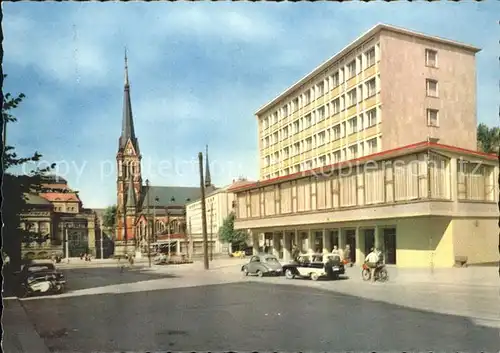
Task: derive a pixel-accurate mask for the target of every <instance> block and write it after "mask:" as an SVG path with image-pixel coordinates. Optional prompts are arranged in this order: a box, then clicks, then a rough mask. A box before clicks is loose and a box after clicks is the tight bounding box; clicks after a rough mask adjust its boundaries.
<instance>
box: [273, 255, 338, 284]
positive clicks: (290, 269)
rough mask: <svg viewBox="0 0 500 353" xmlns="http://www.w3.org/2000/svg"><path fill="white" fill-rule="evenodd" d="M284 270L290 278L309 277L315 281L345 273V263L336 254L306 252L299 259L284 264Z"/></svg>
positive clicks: (336, 277) (334, 277) (333, 277)
mask: <svg viewBox="0 0 500 353" xmlns="http://www.w3.org/2000/svg"><path fill="white" fill-rule="evenodd" d="M283 272H285V276H286V278H288V279H293V278H295V277H307V278H311V279H312V280H313V281H316V280H318V279H319V278H320V277H328V278H331V279H338V278H339V276H340V275H343V274H344V273H345V267H344V263H343V262H342V260H341V258H340V256H339V255H335V254H304V255H299V257H298V258H297V260H295V261H293V262H291V263H289V264H286V265H284V266H283Z"/></svg>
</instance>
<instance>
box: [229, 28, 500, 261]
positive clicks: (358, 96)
mask: <svg viewBox="0 0 500 353" xmlns="http://www.w3.org/2000/svg"><path fill="white" fill-rule="evenodd" d="M478 51H479V49H477V48H475V47H473V46H470V45H466V44H462V43H458V42H454V41H450V40H446V39H442V38H437V37H433V36H428V35H423V34H421V33H416V32H412V31H409V30H406V29H402V28H396V27H392V26H387V25H383V24H380V25H377V26H375V27H374V28H372V29H371V30H370V31H368V32H367V33H365V34H363V35H362V36H361V37H359V38H358V39H356V40H355V41H354V42H353V43H351V44H350V45H348V46H347V47H346V48H345V49H343V50H342V51H341V52H340V53H338V54H337V55H335V56H334V57H333V58H331V59H329V60H328V61H326V62H325V63H324V64H322V65H320V66H319V67H318V68H316V69H315V70H314V71H313V72H312V73H310V74H309V75H307V76H306V77H304V78H303V79H301V80H300V81H299V82H297V83H296V84H294V85H293V86H292V87H290V88H289V89H287V90H286V91H285V92H284V93H282V94H281V95H279V96H278V97H277V98H275V99H274V100H272V101H271V102H269V103H267V104H266V105H265V106H264V107H262V108H261V109H259V111H258V112H257V113H256V116H257V121H258V131H259V154H260V158H261V165H260V181H259V182H257V183H255V184H253V185H245V186H241V187H237V188H232V189H230V190H229V191H231V192H234V193H235V194H236V198H237V200H236V205H235V212H236V217H237V219H236V221H235V228H237V229H244V230H248V231H249V232H250V233H251V234H252V242H253V247H254V252H258V251H262V248H264V249H267V248H268V247H270V251H272V252H274V253H275V255H276V256H279V257H280V258H283V259H285V260H289V259H290V256H291V254H290V252H291V249H292V247H293V246H297V247H298V248H299V249H300V250H301V251H303V252H313V251H320V252H321V251H331V250H332V249H333V247H334V246H338V247H339V248H342V249H345V248H346V246H347V245H349V246H350V248H351V258H352V259H353V260H354V261H355V262H357V263H358V264H360V263H362V262H363V261H364V258H365V256H366V255H367V253H368V252H369V250H370V249H371V248H372V247H377V248H379V249H380V250H381V251H382V252H383V254H384V260H385V262H386V263H388V264H394V265H397V266H403V267H451V266H453V265H454V264H456V263H464V262H465V263H468V264H479V263H489V262H494V261H498V253H497V246H498V244H497V242H498V234H497V233H498V229H497V222H498V219H497V208H496V203H497V202H498V185H497V184H496V182H495V181H496V180H497V179H498V166H497V165H496V156H492V155H487V154H483V153H479V152H476V149H477V137H476V132H477V118H476V75H475V54H476V53H477V52H478ZM456 146H460V147H456Z"/></svg>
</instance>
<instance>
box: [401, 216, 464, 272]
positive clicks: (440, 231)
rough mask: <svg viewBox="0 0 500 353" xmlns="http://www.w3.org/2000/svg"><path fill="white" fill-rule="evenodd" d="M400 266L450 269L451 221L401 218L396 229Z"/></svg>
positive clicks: (431, 218)
mask: <svg viewBox="0 0 500 353" xmlns="http://www.w3.org/2000/svg"><path fill="white" fill-rule="evenodd" d="M396 246H397V251H396V262H397V265H398V267H420V268H422V267H451V266H453V263H454V255H453V227H452V222H451V219H450V218H445V217H422V218H412V219H400V220H398V221H397V227H396Z"/></svg>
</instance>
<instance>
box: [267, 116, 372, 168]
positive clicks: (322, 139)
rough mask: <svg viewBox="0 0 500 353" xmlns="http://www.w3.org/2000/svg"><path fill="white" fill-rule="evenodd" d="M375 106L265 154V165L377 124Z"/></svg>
mask: <svg viewBox="0 0 500 353" xmlns="http://www.w3.org/2000/svg"><path fill="white" fill-rule="evenodd" d="M377 121H378V119H377V108H374V109H371V110H369V111H368V112H366V113H364V114H360V115H359V116H355V117H353V118H350V119H349V120H347V121H344V122H342V123H337V124H335V125H333V126H331V127H328V128H326V129H325V130H323V131H320V132H318V133H316V134H314V135H313V136H311V137H308V138H306V139H304V140H302V141H297V142H295V143H294V144H293V145H290V146H287V147H285V148H283V150H281V151H276V152H274V154H272V156H271V155H267V156H265V157H264V164H265V166H266V167H267V166H269V165H270V164H274V163H271V158H274V159H277V160H280V159H282V160H284V159H287V158H289V157H293V156H296V155H299V154H301V153H305V152H308V151H310V150H312V149H315V148H317V147H320V146H322V145H324V144H326V143H330V142H333V141H337V140H339V139H341V138H344V137H346V136H347V135H351V134H354V133H357V132H360V131H362V130H363V129H368V128H370V127H372V126H374V125H376V124H377Z"/></svg>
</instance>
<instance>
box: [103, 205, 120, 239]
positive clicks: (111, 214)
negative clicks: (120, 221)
mask: <svg viewBox="0 0 500 353" xmlns="http://www.w3.org/2000/svg"><path fill="white" fill-rule="evenodd" d="M116 210H117V208H116V205H112V206H108V207H106V209H105V210H104V215H103V216H102V225H103V226H104V227H106V228H108V229H110V230H111V232H112V233H113V232H114V230H115V227H116Z"/></svg>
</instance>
